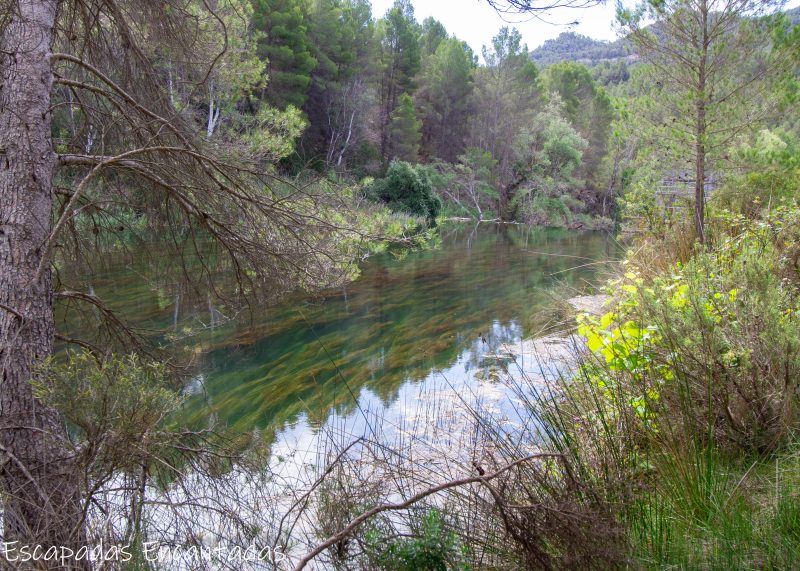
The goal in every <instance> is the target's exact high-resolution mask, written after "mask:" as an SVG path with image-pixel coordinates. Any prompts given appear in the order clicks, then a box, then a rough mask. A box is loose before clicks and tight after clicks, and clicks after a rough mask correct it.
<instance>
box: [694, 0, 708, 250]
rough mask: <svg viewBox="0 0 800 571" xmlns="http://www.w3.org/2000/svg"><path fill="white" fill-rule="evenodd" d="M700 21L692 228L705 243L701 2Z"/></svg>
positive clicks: (704, 20) (704, 9) (704, 13)
mask: <svg viewBox="0 0 800 571" xmlns="http://www.w3.org/2000/svg"><path fill="white" fill-rule="evenodd" d="M699 11H700V19H701V31H702V35H701V37H700V54H699V55H700V57H699V61H698V66H697V95H696V97H697V102H696V105H695V120H696V123H695V156H694V159H695V173H694V227H695V232H696V233H697V239H698V240H700V243H701V244H705V243H706V222H705V212H706V132H707V129H706V100H707V97H708V95H707V94H706V83H707V77H706V64H707V62H708V24H709V22H708V17H709V6H708V3H707V2H706V1H705V0H703V1H702V2H701V3H700V7H699Z"/></svg>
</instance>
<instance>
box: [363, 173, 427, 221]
mask: <svg viewBox="0 0 800 571" xmlns="http://www.w3.org/2000/svg"><path fill="white" fill-rule="evenodd" d="M369 194H370V196H371V198H373V199H374V200H379V201H382V202H385V203H386V204H387V205H388V206H389V208H391V209H392V210H394V211H400V212H406V213H408V214H414V215H416V216H424V217H426V218H428V220H434V219H435V218H436V217H437V216H438V215H439V212H440V210H441V208H442V201H441V199H440V198H439V197H438V196H436V195H435V194H434V192H433V185H432V184H431V181H430V178H429V176H428V173H427V171H426V170H425V168H424V167H422V166H419V165H417V166H413V165H411V164H409V163H406V162H403V161H392V163H391V164H390V165H389V169H388V170H387V171H386V177H385V178H382V179H378V180H376V181H375V182H374V183H373V184H372V187H371V188H370V192H369Z"/></svg>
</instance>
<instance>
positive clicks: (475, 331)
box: [190, 225, 614, 430]
mask: <svg viewBox="0 0 800 571" xmlns="http://www.w3.org/2000/svg"><path fill="white" fill-rule="evenodd" d="M442 242H443V244H442V247H441V248H440V249H438V250H434V251H426V252H419V253H414V254H412V255H410V256H408V257H406V258H405V259H402V260H395V259H393V258H392V257H390V256H385V257H379V258H374V259H372V260H369V261H368V262H367V264H366V265H365V267H364V268H363V275H362V277H361V278H360V279H359V280H358V281H357V282H355V283H352V284H350V285H348V286H347V288H345V289H343V290H340V291H331V292H326V293H325V294H324V295H323V296H321V298H317V299H314V300H309V299H306V300H298V299H295V300H292V301H291V302H289V303H285V304H283V305H280V306H277V307H273V308H270V309H268V310H266V311H264V312H263V313H262V314H261V315H259V316H258V318H257V319H256V320H255V321H254V322H252V323H251V322H243V323H241V324H239V325H238V326H236V327H234V328H232V329H231V330H230V331H229V333H228V334H227V335H226V336H225V338H224V339H221V340H220V341H219V342H218V345H217V347H216V348H214V349H213V350H211V351H210V352H209V353H208V354H207V361H206V369H207V371H208V375H207V376H206V379H205V385H204V386H205V395H206V396H205V398H204V399H199V398H198V399H195V401H193V402H192V403H190V407H191V413H190V414H191V415H192V416H193V417H194V418H197V419H199V418H202V417H204V416H205V415H207V414H209V411H213V412H214V413H215V414H216V415H217V416H218V418H219V419H221V420H223V421H224V422H226V423H227V424H228V425H230V426H233V427H236V428H238V429H241V430H249V429H251V428H253V427H262V428H263V427H267V426H270V425H272V426H275V425H277V426H286V425H287V424H288V425H291V424H293V423H296V422H297V421H298V419H300V418H302V419H303V420H305V421H307V422H308V423H309V424H310V426H312V427H318V426H320V425H322V424H323V423H325V422H329V421H330V414H331V411H333V413H334V414H335V415H336V416H338V417H346V416H348V415H349V414H351V413H352V412H353V411H354V410H355V409H356V407H357V406H358V405H359V404H361V405H362V406H364V403H365V402H366V403H368V405H369V406H371V407H373V408H375V407H384V408H387V407H390V406H391V405H392V403H395V402H396V401H398V399H400V397H401V390H402V389H403V388H404V387H407V386H408V385H413V384H415V383H420V382H421V381H426V382H429V381H430V380H431V378H432V377H436V376H437V375H438V376H439V377H440V378H445V377H446V378H447V380H448V382H449V383H451V384H454V385H460V386H461V385H464V383H466V382H467V381H469V380H470V379H471V377H472V373H473V372H474V371H475V370H476V369H477V368H478V367H479V366H480V365H481V363H482V360H483V359H484V357H485V356H486V355H492V354H494V353H496V352H497V350H498V349H499V347H500V345H501V344H503V343H516V342H518V341H519V340H520V339H521V338H523V337H525V336H529V335H532V334H535V333H537V332H538V331H541V330H542V329H544V328H545V327H546V326H547V325H548V319H550V317H551V315H550V314H548V312H546V311H544V310H545V309H547V308H548V307H551V306H552V302H553V296H552V291H553V288H555V287H557V288H562V287H565V286H566V287H581V286H582V285H583V284H584V283H586V282H592V281H593V280H594V279H595V278H596V275H597V271H598V268H599V267H601V266H598V265H592V266H584V267H582V268H578V269H574V270H569V268H573V267H575V266H579V265H582V264H586V263H588V262H590V261H597V260H605V259H608V258H609V257H613V256H614V248H613V245H611V244H610V243H609V241H608V240H607V239H606V238H605V237H604V236H601V235H596V234H572V233H567V232H563V231H553V230H541V229H539V230H536V229H529V228H520V227H509V226H491V225H481V226H480V227H474V226H467V227H457V228H449V229H447V230H445V232H444V234H443V240H442ZM565 270H569V271H565ZM464 386H465V385H464Z"/></svg>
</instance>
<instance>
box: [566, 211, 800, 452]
mask: <svg viewBox="0 0 800 571" xmlns="http://www.w3.org/2000/svg"><path fill="white" fill-rule="evenodd" d="M791 216H794V214H792V215H791ZM785 222H786V219H785V218H777V219H773V220H770V221H766V222H764V223H763V224H759V225H756V226H753V227H749V228H748V229H746V230H743V231H741V232H740V233H738V234H734V235H731V236H728V237H726V238H724V239H722V240H720V243H719V245H718V246H717V248H715V249H714V250H711V251H707V252H698V253H696V255H695V256H694V257H693V258H692V259H691V260H689V261H688V262H687V263H686V264H684V265H680V266H676V267H675V268H674V269H673V271H672V275H669V276H657V277H655V278H653V279H648V280H646V279H645V278H644V277H643V275H642V274H641V273H640V272H639V271H637V270H636V269H635V268H631V269H630V271H628V272H627V273H626V274H625V276H624V277H623V278H622V279H621V280H619V281H618V282H616V283H614V284H612V287H613V288H614V290H615V291H616V292H617V294H618V299H619V302H618V305H617V308H616V310H615V311H614V312H611V313H609V314H608V315H606V316H605V317H604V318H603V319H601V320H591V319H589V318H586V319H584V322H583V324H582V327H581V333H583V334H584V335H585V336H586V337H587V339H588V341H589V347H590V349H592V350H593V351H597V352H598V354H599V355H602V357H603V362H601V366H600V367H599V368H596V370H595V371H594V380H595V382H598V383H603V384H604V385H613V386H614V387H615V388H617V387H623V389H621V390H623V394H624V398H626V399H629V403H630V405H631V406H632V407H634V408H635V409H636V412H637V414H639V415H640V416H641V417H642V418H643V419H647V418H650V417H653V416H659V421H658V422H659V424H660V429H661V430H665V429H667V428H668V427H667V426H666V423H669V424H670V425H671V426H670V427H669V429H671V430H674V431H675V433H676V434H691V435H709V436H710V437H711V438H712V440H713V444H715V445H722V446H731V445H732V446H734V447H736V448H738V449H740V450H746V451H754V452H763V451H766V450H771V449H774V448H775V447H777V446H779V445H781V444H782V443H784V442H785V440H786V437H787V436H788V434H789V433H790V432H791V430H793V429H794V428H796V427H797V426H798V419H797V404H798V403H797V383H798V379H800V321H799V319H800V314H798V297H797V288H796V284H795V283H793V282H792V281H791V280H790V279H788V278H786V277H782V276H785V274H786V272H787V270H789V268H786V265H787V264H788V263H790V261H789V259H787V257H786V256H785V255H784V253H785V252H786V251H787V248H788V249H792V248H793V246H790V245H794V244H796V241H795V238H794V237H793V236H791V235H790V234H791V233H792V231H791V230H790V229H789V228H787V227H785ZM607 396H608V398H612V397H613V398H618V397H619V394H617V393H616V392H614V391H610V392H608V395H607ZM615 404H616V403H615Z"/></svg>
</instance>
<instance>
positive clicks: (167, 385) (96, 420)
mask: <svg viewBox="0 0 800 571" xmlns="http://www.w3.org/2000/svg"><path fill="white" fill-rule="evenodd" d="M32 382H33V386H34V391H35V394H36V396H37V397H38V398H39V399H41V400H42V401H43V402H44V403H46V404H47V405H49V406H51V407H53V408H55V409H56V410H58V411H59V412H60V413H61V414H62V415H63V417H64V418H65V419H66V421H67V422H68V423H69V424H70V425H71V426H72V427H73V428H74V430H73V432H72V436H73V438H74V439H75V440H76V444H80V445H85V450H91V451H92V453H93V454H96V455H98V456H100V457H101V458H104V461H102V462H94V463H93V464H92V465H93V466H94V467H95V468H96V469H99V470H109V471H113V470H114V469H117V470H127V469H135V468H138V467H140V465H141V463H142V462H144V461H145V460H144V459H145V458H147V457H148V456H149V455H151V454H154V453H157V452H158V451H159V450H160V449H161V447H162V446H165V445H166V443H167V442H169V441H170V439H171V437H170V436H168V435H166V434H165V433H163V432H161V429H163V428H164V424H165V421H166V420H167V419H168V417H169V416H170V415H171V414H172V413H173V412H175V411H176V410H177V409H178V407H179V406H180V404H181V399H180V397H179V395H178V393H177V392H176V391H175V390H174V389H173V386H172V383H171V379H170V376H169V374H168V372H167V369H166V367H165V366H164V365H163V364H160V363H156V362H147V361H145V360H143V359H142V358H141V357H138V356H136V355H128V356H124V357H118V356H111V357H109V358H108V359H104V360H102V361H98V360H97V358H96V357H95V356H94V355H92V354H91V353H89V352H87V351H82V352H70V353H68V354H67V356H66V360H65V361H63V362H62V361H60V360H57V359H55V358H53V359H50V360H48V361H46V362H45V363H44V364H43V365H42V366H41V368H40V369H39V370H38V371H37V374H36V376H35V379H34V380H33V381H32Z"/></svg>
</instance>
